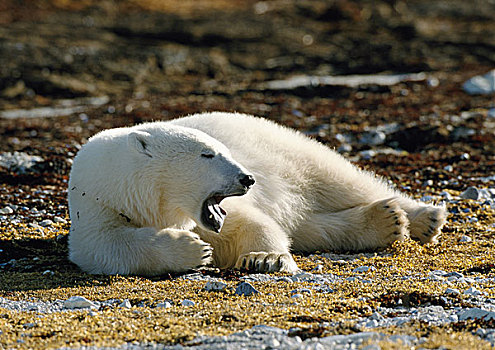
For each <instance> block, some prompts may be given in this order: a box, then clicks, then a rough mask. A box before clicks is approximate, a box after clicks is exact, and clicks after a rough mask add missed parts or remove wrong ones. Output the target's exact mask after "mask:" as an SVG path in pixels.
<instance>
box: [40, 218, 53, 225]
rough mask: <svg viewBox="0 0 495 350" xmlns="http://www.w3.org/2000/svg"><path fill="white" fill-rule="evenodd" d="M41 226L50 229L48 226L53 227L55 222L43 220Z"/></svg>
mask: <svg viewBox="0 0 495 350" xmlns="http://www.w3.org/2000/svg"><path fill="white" fill-rule="evenodd" d="M39 225H40V226H42V227H48V226H51V225H53V221H52V220H50V219H46V220H43V221H41V222H40V223H39Z"/></svg>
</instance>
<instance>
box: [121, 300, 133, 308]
mask: <svg viewBox="0 0 495 350" xmlns="http://www.w3.org/2000/svg"><path fill="white" fill-rule="evenodd" d="M119 307H123V308H125V309H130V308H131V307H132V305H131V302H130V301H129V299H124V301H123V302H121V303H120V304H119Z"/></svg>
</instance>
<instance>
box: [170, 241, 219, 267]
mask: <svg viewBox="0 0 495 350" xmlns="http://www.w3.org/2000/svg"><path fill="white" fill-rule="evenodd" d="M179 246H180V247H181V250H182V251H181V252H180V254H177V253H176V254H177V255H176V257H175V259H176V263H177V264H178V265H179V266H184V268H186V269H197V268H200V267H201V266H204V265H207V264H209V263H211V262H212V255H213V248H212V247H211V246H210V245H209V244H208V243H206V242H204V241H202V240H201V239H200V238H199V236H198V235H196V234H194V233H188V234H187V235H183V236H181V237H180V238H179Z"/></svg>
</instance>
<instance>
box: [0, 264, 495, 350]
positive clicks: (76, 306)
mask: <svg viewBox="0 0 495 350" xmlns="http://www.w3.org/2000/svg"><path fill="white" fill-rule="evenodd" d="M333 257H334V258H335V259H336V261H341V260H337V259H338V258H339V256H338V255H336V254H334V256H333ZM351 259H352V255H351V256H349V260H351ZM371 267H372V266H367V265H363V266H360V267H357V268H356V269H355V271H357V272H358V273H366V272H369V271H373V269H372V268H371ZM182 278H184V279H192V280H194V281H204V282H205V287H204V290H205V291H209V292H225V291H226V290H227V289H228V283H227V281H224V280H222V279H220V278H215V279H214V280H212V278H211V277H209V276H201V275H200V274H198V273H192V274H188V275H184V276H183V277H182ZM401 278H402V279H404V280H407V279H413V280H414V279H419V280H422V279H430V280H433V281H435V282H436V283H439V284H440V285H445V287H446V288H445V289H444V292H443V294H442V296H441V297H440V299H439V300H440V301H441V303H442V305H420V306H417V307H416V306H405V305H402V303H401V302H400V300H399V302H397V303H396V305H395V306H388V307H381V306H378V307H376V308H375V309H374V310H373V312H372V313H371V314H370V315H369V316H367V317H358V318H355V319H353V320H349V321H352V322H354V328H353V329H355V330H360V331H358V332H356V333H354V334H349V335H332V336H326V337H320V338H308V339H305V340H302V339H301V338H300V337H299V336H298V335H297V334H298V332H299V331H300V329H298V328H294V329H289V330H284V329H280V328H275V327H268V326H264V325H259V326H255V327H253V328H251V329H248V330H244V331H242V332H237V333H233V334H231V335H229V336H198V337H196V338H195V339H193V340H192V341H189V342H186V343H185V344H184V345H175V346H166V345H162V344H134V343H132V344H131V343H129V344H124V345H122V346H120V347H116V348H108V347H105V348H103V347H80V348H77V349H81V350H82V349H182V348H192V349H268V348H284V349H325V348H332V349H355V348H357V347H359V346H361V345H362V344H363V343H365V342H366V344H367V345H366V347H365V348H366V349H375V348H376V349H379V348H380V347H379V345H378V342H379V341H386V342H392V343H402V344H404V345H407V346H420V345H421V343H422V339H421V338H417V337H415V336H412V335H408V334H396V335H393V336H390V335H386V334H384V333H380V329H381V328H385V327H399V329H400V327H403V326H406V325H409V324H411V323H412V322H421V323H422V324H428V325H431V326H444V325H448V324H453V323H456V322H459V321H466V320H481V321H486V322H488V321H493V320H495V299H491V298H486V297H485V293H483V292H482V291H480V290H478V288H477V287H476V286H477V285H480V284H483V283H492V284H493V283H495V278H484V277H475V278H469V277H466V276H465V275H464V274H463V273H461V272H447V271H443V270H433V271H431V272H430V273H429V274H428V275H423V276H421V275H418V274H413V275H406V276H402V277H401ZM240 279H241V280H243V281H242V282H240V283H239V284H238V285H237V287H236V289H235V294H238V295H244V296H251V295H254V294H259V293H260V292H259V291H258V290H257V289H256V288H255V287H254V286H253V285H252V284H251V283H249V282H248V281H250V282H252V283H257V282H258V283H259V282H265V283H267V282H268V283H280V282H282V283H288V284H291V285H294V286H295V287H296V288H293V289H292V290H290V295H291V298H292V299H294V300H297V302H296V301H295V302H296V303H299V300H303V299H309V300H311V298H317V297H318V294H319V293H329V292H331V290H332V288H335V284H338V283H343V282H344V281H346V280H347V279H346V278H343V277H339V276H335V275H333V274H312V273H308V272H303V273H298V274H295V275H293V276H283V277H280V276H274V275H269V274H251V275H246V276H242V277H241V278H240ZM453 284H455V285H456V286H457V288H453V287H451V285H453ZM461 286H464V288H461ZM461 295H463V296H464V297H465V298H467V299H465V300H467V301H468V302H466V303H465V306H459V305H458V304H457V303H456V302H455V300H457V298H458V297H459V296H461ZM363 300H364V299H363ZM174 304H175V305H176V306H177V307H179V308H184V307H187V308H191V309H194V308H195V307H196V306H197V302H195V301H193V300H189V299H183V300H176V301H173V300H164V301H162V302H159V303H157V304H156V306H155V307H156V308H171V307H172V306H173V305H174ZM140 306H141V307H146V306H144V305H140ZM132 307H133V306H132V305H131V302H130V301H129V300H128V299H125V300H117V299H111V300H107V301H92V300H88V299H87V298H84V297H81V296H73V297H70V298H68V299H67V300H56V301H53V302H44V301H36V300H30V301H13V300H9V299H7V298H0V308H4V309H7V310H11V311H15V312H21V311H30V312H36V313H38V314H48V313H56V312H74V311H75V310H81V309H82V310H87V311H88V313H89V314H92V315H94V314H95V312H99V311H102V310H104V309H105V310H106V309H108V308H110V309H113V308H128V309H130V308H132ZM338 324H339V323H338V322H333V323H330V324H328V323H327V322H323V323H322V325H323V326H325V325H326V326H337V325H338ZM23 327H24V328H32V327H36V325H35V324H29V323H26V324H24V325H23ZM375 330H376V331H375ZM474 334H475V335H476V336H478V337H480V338H481V339H484V340H486V341H488V342H490V343H491V344H492V346H495V330H494V329H491V328H480V329H478V330H477V331H476V332H474Z"/></svg>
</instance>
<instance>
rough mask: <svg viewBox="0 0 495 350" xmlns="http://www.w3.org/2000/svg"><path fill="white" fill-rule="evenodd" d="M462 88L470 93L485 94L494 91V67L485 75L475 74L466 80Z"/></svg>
mask: <svg viewBox="0 0 495 350" xmlns="http://www.w3.org/2000/svg"><path fill="white" fill-rule="evenodd" d="M462 88H463V89H464V91H465V92H467V93H468V94H470V95H487V94H493V93H494V92H495V69H494V70H491V71H489V72H488V73H486V74H485V75H476V76H474V77H472V78H471V79H469V80H467V81H466V82H465V83H464V84H463V85H462Z"/></svg>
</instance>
